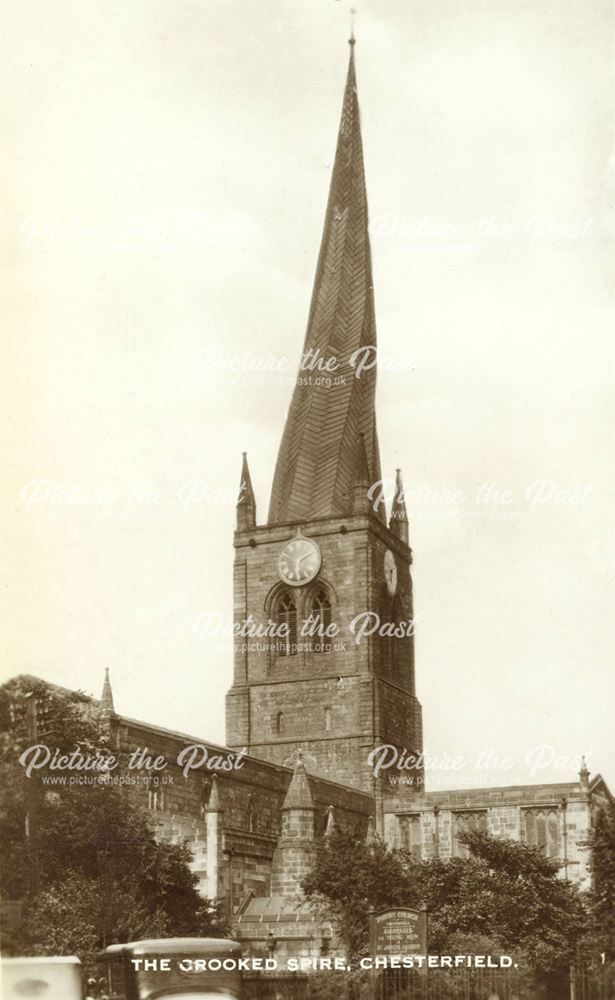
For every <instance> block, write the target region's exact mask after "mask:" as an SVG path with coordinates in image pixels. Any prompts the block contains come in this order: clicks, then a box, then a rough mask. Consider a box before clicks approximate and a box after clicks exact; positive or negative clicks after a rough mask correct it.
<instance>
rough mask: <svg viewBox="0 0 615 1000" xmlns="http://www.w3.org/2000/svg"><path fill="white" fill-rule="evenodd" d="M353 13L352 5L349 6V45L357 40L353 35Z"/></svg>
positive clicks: (354, 11)
mask: <svg viewBox="0 0 615 1000" xmlns="http://www.w3.org/2000/svg"><path fill="white" fill-rule="evenodd" d="M355 14H356V10H355V9H354V7H351V8H350V38H349V39H348V44H349V45H350V46H352V45H356V41H357V40H356V38H355V37H354V16H355Z"/></svg>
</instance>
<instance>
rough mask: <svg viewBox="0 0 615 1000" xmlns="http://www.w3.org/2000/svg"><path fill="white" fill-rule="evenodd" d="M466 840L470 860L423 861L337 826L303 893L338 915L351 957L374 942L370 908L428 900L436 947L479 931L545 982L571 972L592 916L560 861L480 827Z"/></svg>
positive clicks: (450, 947)
mask: <svg viewBox="0 0 615 1000" xmlns="http://www.w3.org/2000/svg"><path fill="white" fill-rule="evenodd" d="M460 839H463V841H464V842H465V843H466V844H467V846H468V847H469V849H470V852H471V853H470V857H468V858H452V859H451V860H449V861H442V860H437V859H436V860H430V861H422V860H419V859H417V858H415V857H413V856H412V855H410V854H408V853H407V852H403V851H394V850H389V849H387V848H386V846H385V845H384V844H383V843H382V842H379V841H377V842H376V843H375V844H373V845H368V844H365V842H363V841H362V840H361V838H360V837H359V836H358V835H357V834H355V833H352V832H349V831H344V830H340V831H337V832H335V833H334V834H333V836H332V837H331V838H330V839H329V840H328V841H327V843H326V844H325V845H324V846H323V847H322V849H321V850H320V851H319V853H318V855H317V858H316V861H315V864H314V867H313V869H312V872H311V873H310V875H309V877H308V878H307V879H306V881H305V882H304V886H303V887H304V891H305V892H306V894H307V896H308V897H309V898H310V899H312V900H313V901H314V903H315V904H316V905H317V906H319V907H320V908H321V910H325V911H326V912H327V913H328V914H329V916H330V917H331V919H332V920H333V921H334V922H335V925H336V927H337V929H338V932H339V935H340V937H341V939H342V940H343V941H344V944H345V946H346V948H347V952H348V954H349V955H351V956H356V955H358V954H361V953H364V952H365V950H366V948H367V935H368V910H369V909H370V908H371V907H374V908H376V909H380V908H383V907H388V906H400V905H405V906H411V907H414V908H418V907H420V905H421V904H422V903H425V904H426V905H427V907H428V909H429V912H430V950H431V951H432V952H433V953H441V954H451V953H455V951H456V948H457V947H458V946H459V942H460V940H462V939H465V940H466V941H467V940H468V939H470V938H472V937H473V938H476V937H477V936H478V937H480V938H481V940H482V941H483V942H485V941H488V942H490V944H491V952H492V953H493V954H497V953H502V954H508V955H515V956H517V957H518V959H519V963H520V964H523V965H525V966H529V967H531V968H532V969H533V970H534V971H535V972H536V973H537V974H538V975H539V976H540V977H542V978H543V979H548V978H551V977H553V976H557V975H558V974H559V973H560V972H561V971H562V970H567V969H568V965H569V963H570V962H571V961H572V959H573V956H574V950H575V946H576V943H577V941H579V940H580V939H581V936H582V935H583V933H584V930H585V928H586V913H585V910H584V906H583V899H582V896H581V894H580V892H579V890H578V889H577V888H576V887H575V886H574V885H572V884H571V883H569V882H566V881H565V880H563V879H561V878H559V877H558V874H557V872H558V865H557V863H555V862H553V861H551V860H550V859H549V858H546V857H544V855H542V854H541V852H540V851H539V850H538V849H536V848H531V847H527V846H525V845H523V844H518V843H515V842H513V841H509V840H500V839H495V838H492V837H490V836H488V835H487V834H486V833H482V832H477V831H475V832H471V833H467V834H465V835H464V836H463V838H462V837H460Z"/></svg>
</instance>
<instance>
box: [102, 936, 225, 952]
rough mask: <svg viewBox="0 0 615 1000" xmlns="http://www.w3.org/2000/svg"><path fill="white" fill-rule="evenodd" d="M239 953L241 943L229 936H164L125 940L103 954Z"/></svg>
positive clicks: (111, 946)
mask: <svg viewBox="0 0 615 1000" xmlns="http://www.w3.org/2000/svg"><path fill="white" fill-rule="evenodd" d="M221 952H222V953H229V952H230V953H231V954H239V953H240V952H241V945H240V944H239V943H238V942H237V941H232V940H231V939H230V938H190V937H187V938H165V939H164V940H155V939H153V938H152V939H148V940H145V941H127V942H126V943H125V944H112V945H109V947H108V948H105V950H104V952H103V954H104V955H110V956H112V955H152V954H156V955H199V956H202V955H219V954H220V953H221Z"/></svg>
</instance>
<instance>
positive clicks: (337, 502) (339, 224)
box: [269, 45, 382, 524]
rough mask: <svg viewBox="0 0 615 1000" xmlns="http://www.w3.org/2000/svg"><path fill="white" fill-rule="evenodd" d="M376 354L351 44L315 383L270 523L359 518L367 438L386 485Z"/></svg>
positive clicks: (291, 422) (293, 428) (321, 274)
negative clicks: (358, 462) (360, 466)
mask: <svg viewBox="0 0 615 1000" xmlns="http://www.w3.org/2000/svg"><path fill="white" fill-rule="evenodd" d="M375 350H376V320H375V311H374V293H373V281H372V264H371V252H370V245H369V233H368V219H367V195H366V190H365V176H364V170H363V148H362V141H361V126H360V121H359V104H358V99H357V85H356V78H355V67H354V46H353V45H351V46H350V61H349V65H348V76H347V79H346V89H345V92H344V102H343V108H342V118H341V122H340V127H339V134H338V140H337V149H336V153H335V162H334V166H333V173H332V177H331V186H330V191H329V201H328V204H327V212H326V216H325V224H324V231H323V236H322V243H321V247H320V255H319V258H318V266H317V270H316V278H315V281H314V289H313V292H312V302H311V306H310V312H309V317H308V325H307V332H306V335H305V343H304V347H303V363H302V369H303V370H302V372H301V374H302V376H305V375H306V374H308V375H310V378H305V377H303V378H301V379H300V380H299V381H298V383H297V384H296V385H295V388H294V391H293V396H292V400H291V404H290V409H289V411H288V416H287V418H286V425H285V428H284V435H283V437H282V443H281V445H280V450H279V453H278V459H277V463H276V469H275V475H274V480H273V487H272V491H271V504H270V507H269V524H279V523H284V522H288V521H302V520H308V519H309V518H315V517H329V516H335V515H338V514H340V515H342V514H349V513H351V512H352V505H353V487H354V483H355V473H356V469H355V456H356V453H357V444H358V438H359V434H361V433H362V434H363V436H364V440H365V451H366V455H367V462H368V468H369V470H370V472H371V475H372V477H373V480H374V481H378V480H379V479H380V477H381V473H380V456H379V451H378V438H377V434H376V420H375V392H376V367H375V365H374V354H375ZM308 363H309V364H312V363H314V364H316V363H320V364H328V365H330V366H331V367H329V368H328V369H327V373H328V375H330V377H326V378H325V377H322V376H323V372H322V370H320V369H318V368H314V369H310V368H309V364H308ZM306 366H307V368H306ZM308 369H309V370H308ZM378 513H379V516H382V514H381V512H380V511H379V512H378Z"/></svg>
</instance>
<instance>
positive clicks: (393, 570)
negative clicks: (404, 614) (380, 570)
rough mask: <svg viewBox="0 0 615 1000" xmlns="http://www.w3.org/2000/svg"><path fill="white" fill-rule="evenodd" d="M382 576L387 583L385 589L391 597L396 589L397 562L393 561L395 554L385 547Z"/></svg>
mask: <svg viewBox="0 0 615 1000" xmlns="http://www.w3.org/2000/svg"><path fill="white" fill-rule="evenodd" d="M384 578H385V580H386V584H387V590H388V592H389V594H390V595H391V597H393V595H394V593H395V591H396V590H397V564H396V562H395V556H394V555H393V553H392V552H391V550H390V549H387V550H386V552H385V553H384Z"/></svg>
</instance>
